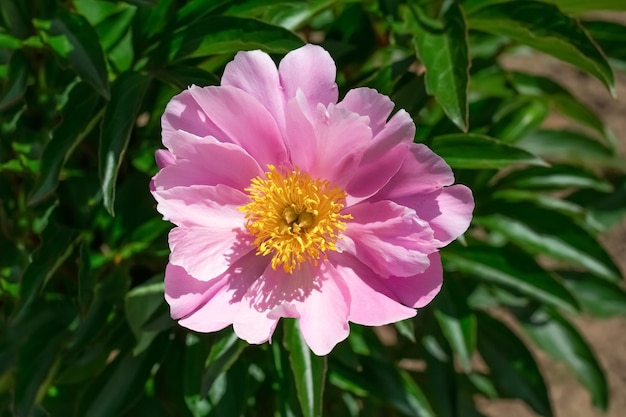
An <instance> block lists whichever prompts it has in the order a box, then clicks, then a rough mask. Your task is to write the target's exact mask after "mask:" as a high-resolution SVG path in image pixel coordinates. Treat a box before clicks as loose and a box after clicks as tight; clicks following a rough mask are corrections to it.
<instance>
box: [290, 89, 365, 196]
mask: <svg viewBox="0 0 626 417" xmlns="http://www.w3.org/2000/svg"><path fill="white" fill-rule="evenodd" d="M304 106H305V103H304V96H303V95H302V94H298V95H297V97H296V98H295V99H293V100H291V101H290V102H289V103H288V104H287V137H286V142H287V148H288V150H289V154H290V156H291V161H292V164H293V165H295V166H298V167H299V168H300V169H302V170H303V171H306V172H308V173H309V174H310V175H311V176H312V177H313V178H324V179H327V180H329V181H330V182H332V183H333V184H335V185H337V186H339V187H343V186H344V185H345V184H346V183H347V182H348V181H349V180H350V178H351V177H352V176H353V175H354V171H355V170H356V168H357V166H358V164H359V162H360V160H361V158H362V157H363V152H364V151H365V149H366V147H367V146H368V143H369V141H370V140H371V137H372V134H371V130H370V129H369V127H368V126H367V118H366V117H363V116H359V115H358V114H356V113H352V112H349V111H347V110H345V109H341V108H339V107H336V106H335V105H330V106H328V108H326V107H324V106H322V105H321V104H320V105H319V106H318V107H317V109H315V111H314V113H313V114H312V115H311V116H310V117H309V116H307V115H306V114H305V111H306V110H305V109H304Z"/></svg>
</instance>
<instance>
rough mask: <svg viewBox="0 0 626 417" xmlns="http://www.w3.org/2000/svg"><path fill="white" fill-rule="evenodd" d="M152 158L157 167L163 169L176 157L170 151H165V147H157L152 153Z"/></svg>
mask: <svg viewBox="0 0 626 417" xmlns="http://www.w3.org/2000/svg"><path fill="white" fill-rule="evenodd" d="M154 159H155V160H156V163H157V166H158V167H159V169H163V168H165V167H166V166H169V165H172V164H173V163H174V161H175V160H176V158H174V155H172V153H171V152H169V151H166V150H165V149H157V151H156V152H155V153H154Z"/></svg>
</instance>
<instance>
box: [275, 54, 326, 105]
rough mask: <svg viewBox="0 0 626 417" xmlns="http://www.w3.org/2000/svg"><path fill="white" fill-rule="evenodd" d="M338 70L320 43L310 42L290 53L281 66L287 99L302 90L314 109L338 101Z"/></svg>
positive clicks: (279, 68) (280, 72)
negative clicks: (336, 78) (336, 76)
mask: <svg viewBox="0 0 626 417" xmlns="http://www.w3.org/2000/svg"><path fill="white" fill-rule="evenodd" d="M336 72H337V69H336V67H335V62H334V61H333V59H332V58H331V56H330V55H329V53H328V52H326V51H325V50H324V49H323V48H321V47H320V46H317V45H311V44H308V45H304V46H303V47H301V48H298V49H296V50H294V51H291V52H289V53H288V54H287V55H285V57H284V58H283V60H282V61H280V64H279V66H278V73H279V75H280V83H281V86H282V87H283V91H284V97H285V101H289V100H291V99H292V98H294V97H295V96H296V92H297V91H298V90H301V91H302V92H303V93H304V96H305V97H306V99H307V102H308V104H309V107H310V108H311V109H315V108H316V107H317V105H318V104H322V105H324V106H327V105H328V104H330V103H336V102H337V98H338V88H337V84H336V83H335V75H336Z"/></svg>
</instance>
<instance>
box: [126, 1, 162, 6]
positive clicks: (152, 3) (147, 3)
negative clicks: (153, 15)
mask: <svg viewBox="0 0 626 417" xmlns="http://www.w3.org/2000/svg"><path fill="white" fill-rule="evenodd" d="M122 1H123V2H124V3H128V4H134V5H135V6H147V7H152V6H155V5H156V4H157V3H158V0H122Z"/></svg>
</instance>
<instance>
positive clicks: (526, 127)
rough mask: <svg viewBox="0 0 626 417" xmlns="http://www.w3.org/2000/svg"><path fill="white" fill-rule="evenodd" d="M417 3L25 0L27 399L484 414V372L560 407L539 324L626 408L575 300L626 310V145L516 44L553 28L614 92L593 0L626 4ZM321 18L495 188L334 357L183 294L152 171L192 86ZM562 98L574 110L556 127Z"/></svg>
mask: <svg viewBox="0 0 626 417" xmlns="http://www.w3.org/2000/svg"><path fill="white" fill-rule="evenodd" d="M409 3H410V4H408V5H407V4H404V2H400V1H395V0H378V1H375V0H363V1H360V2H359V1H348V0H334V1H327V0H313V1H298V0H285V1H278V2H276V1H266V0H235V1H228V0H226V1H224V0H191V1H183V0H159V1H157V0H126V1H100V0H66V1H49V0H25V1H22V0H2V3H0V80H1V81H2V94H1V95H0V110H1V111H2V113H1V114H0V129H1V138H0V235H1V237H2V238H1V240H0V245H1V246H0V253H1V254H2V255H1V256H0V297H1V298H0V303H1V304H0V305H1V306H2V309H1V310H0V317H1V321H0V324H1V327H0V335H1V336H0V410H4V411H1V415H2V416H13V415H15V416H31V415H32V416H41V415H53V416H90V417H91V416H144V415H145V416H148V415H149V416H161V415H162V416H166V415H176V416H195V417H198V416H231V415H233V416H234V415H237V416H238V415H246V416H269V415H276V416H298V415H303V416H305V417H310V416H315V415H320V414H321V413H322V412H323V413H324V414H325V415H349V416H357V415H358V416H378V415H383V413H386V414H387V415H407V416H415V415H418V416H442V417H444V416H463V417H466V416H479V415H481V414H480V413H479V412H478V411H477V410H476V408H475V404H474V399H475V398H476V396H477V395H480V396H486V397H488V398H519V399H521V400H523V401H524V402H525V403H526V404H528V405H529V406H530V407H531V408H532V409H533V410H534V411H535V412H536V413H537V414H539V415H542V416H551V415H553V411H552V405H551V404H550V400H549V398H548V395H547V390H546V384H545V382H544V378H543V376H542V374H541V372H540V370H539V368H538V366H537V363H536V361H535V359H534V358H533V355H532V354H531V353H530V351H529V348H530V347H529V346H528V345H529V344H531V345H534V347H535V348H538V349H541V350H543V351H545V352H546V353H547V354H548V355H549V356H551V357H553V358H554V359H555V360H559V361H562V362H564V363H565V364H566V365H568V366H569V368H570V369H571V370H572V373H573V375H574V376H575V377H576V378H578V380H579V381H580V383H581V384H582V385H584V386H585V387H586V389H587V390H588V391H589V393H590V394H591V398H592V401H593V403H594V405H595V406H596V407H598V408H600V409H602V410H606V408H607V405H608V401H609V393H608V388H607V382H606V378H605V374H604V372H603V370H602V369H601V367H600V366H599V364H598V362H597V360H596V358H595V356H594V354H593V352H592V350H591V349H590V347H589V345H588V342H587V341H586V340H585V339H584V338H583V337H582V336H581V335H580V333H579V332H578V331H577V330H576V328H575V327H574V326H573V325H572V324H571V321H570V320H571V318H572V317H575V316H576V315H580V314H588V315H592V316H595V317H600V318H606V317H611V316H614V315H619V314H624V313H625V312H626V294H625V292H624V291H623V290H622V289H621V288H620V282H621V280H622V274H621V272H620V270H619V269H618V267H617V266H616V265H615V263H614V261H613V260H612V259H611V257H610V256H609V255H608V254H607V252H606V251H605V249H604V248H603V247H602V246H601V245H600V244H599V243H598V234H599V233H601V232H603V231H605V230H607V229H608V228H610V227H611V226H613V225H614V224H616V223H617V222H618V221H620V219H622V218H623V215H624V212H625V210H624V198H625V195H626V176H625V173H626V169H625V168H626V163H625V161H624V159H620V157H619V156H618V155H617V153H616V146H615V142H616V139H615V137H614V136H613V134H612V133H611V131H610V130H609V129H608V128H607V126H605V124H604V123H603V121H602V119H601V118H600V117H599V115H598V114H596V113H595V112H594V111H593V110H591V109H590V108H589V107H587V106H586V105H584V104H583V103H581V102H580V101H578V100H577V99H576V98H575V96H574V95H572V94H571V93H570V92H569V91H568V90H567V89H566V88H565V87H563V86H562V85H561V84H559V82H558V81H559V80H558V78H559V77H558V74H554V77H550V78H548V77H542V76H537V75H533V74H531V73H529V72H524V71H512V70H507V69H505V68H504V67H503V66H502V64H501V63H502V58H503V57H505V56H507V55H510V54H514V53H516V52H518V51H519V50H520V48H528V47H530V48H534V49H535V50H537V51H540V52H543V53H545V54H549V55H552V56H553V57H555V58H558V59H560V60H562V61H565V62H567V63H569V64H571V65H573V66H575V67H576V68H578V69H579V70H581V71H583V72H586V73H588V74H589V75H591V76H593V77H595V78H596V79H598V80H599V81H600V82H601V83H602V84H603V85H604V86H605V87H606V89H607V90H608V91H609V92H611V93H614V80H613V68H616V69H623V68H624V66H625V65H626V50H624V48H623V39H624V36H626V26H622V25H620V24H617V23H609V22H602V21H597V20H591V19H587V18H586V17H585V16H587V13H588V12H591V11H594V10H599V9H614V10H623V11H626V5H624V4H623V2H621V1H611V0H596V1H594V2H587V1H575V0H545V1H534V0H509V1H507V0H464V1H461V0H459V1H435V0H432V1H429V0H421V1H420V0H415V1H412V2H409ZM304 42H313V43H320V44H321V45H322V46H324V47H325V48H326V49H327V50H328V51H329V52H330V53H331V55H332V56H333V58H334V59H335V60H336V62H337V66H338V74H339V81H338V82H339V86H340V96H342V94H341V93H343V94H345V92H346V91H347V90H348V89H350V88H353V87H356V86H369V87H373V88H376V89H377V90H378V91H380V92H381V93H383V94H386V95H388V96H390V97H391V98H392V99H393V101H394V102H395V104H396V110H397V109H400V108H403V109H405V110H406V111H407V112H409V113H410V114H411V116H412V117H413V118H414V120H415V122H416V125H417V126H418V130H417V136H416V139H415V140H416V141H418V142H423V143H425V144H427V145H428V146H429V147H431V148H432V149H433V150H434V151H435V152H436V153H438V154H439V155H441V156H442V157H443V158H444V159H445V160H446V161H447V162H448V164H449V165H450V166H452V168H453V169H454V171H455V175H456V178H457V182H459V183H462V184H466V185H468V186H469V187H470V188H471V189H472V190H473V192H474V197H475V200H476V209H475V213H474V220H473V224H472V226H471V228H470V230H469V231H468V232H467V233H466V234H465V236H464V237H463V239H461V240H460V241H458V242H456V243H453V244H452V245H450V246H449V247H447V248H444V249H443V250H442V251H441V255H442V259H443V265H444V282H445V285H444V287H443V290H442V292H441V293H440V294H439V295H438V296H437V298H436V299H435V301H434V302H433V303H432V304H431V305H429V306H428V307H426V308H424V309H421V310H420V311H419V314H418V316H417V317H416V318H415V319H410V320H406V321H403V322H399V323H396V324H395V326H386V327H384V328H381V329H372V328H368V327H362V326H356V325H353V326H352V328H351V333H350V337H349V339H348V340H347V341H345V342H343V343H341V344H340V345H338V346H337V347H336V348H335V349H334V350H333V352H332V353H331V354H330V355H328V356H326V357H318V356H315V355H313V354H311V352H310V351H309V350H308V349H307V348H306V345H303V344H302V340H301V338H299V337H298V332H297V329H296V328H295V327H294V322H293V321H289V320H283V324H281V325H279V327H278V329H277V331H276V334H275V335H274V338H273V343H271V344H264V345H260V346H251V345H247V344H246V343H245V342H242V341H241V340H239V339H237V337H236V336H234V334H233V332H232V330H231V329H230V328H227V329H224V330H222V331H220V332H217V333H212V334H197V333H194V332H191V331H188V330H186V329H184V328H182V327H180V326H178V325H177V324H176V323H175V322H174V321H173V320H171V319H170V316H169V311H168V308H167V305H166V303H165V302H164V301H163V273H164V269H165V265H166V263H167V259H168V258H167V257H168V253H169V249H168V245H167V233H168V230H169V228H170V225H169V224H168V223H166V222H164V221H163V220H162V219H161V216H160V215H159V214H158V213H157V212H156V211H155V209H154V206H155V203H154V200H153V198H152V197H151V195H150V193H149V182H150V178H151V177H152V175H154V173H155V172H156V171H157V167H156V164H155V162H154V152H155V150H156V149H158V148H160V147H161V146H162V145H161V144H160V116H161V114H162V113H163V111H164V108H165V105H166V103H167V102H168V101H169V100H170V98H171V97H172V96H174V95H175V94H177V93H178V92H180V91H181V90H182V89H184V88H186V87H187V86H189V85H191V84H196V85H214V84H218V83H219V77H220V75H221V72H222V71H223V68H224V65H225V64H226V63H227V62H229V61H230V60H231V59H232V57H233V56H234V54H235V53H236V52H237V51H240V50H251V49H261V50H263V51H265V52H268V53H270V54H272V56H273V57H275V58H276V60H277V61H278V60H279V59H280V58H281V57H282V56H283V55H284V54H286V53H287V52H289V51H290V50H293V49H295V48H297V47H299V46H301V45H303V43H304ZM470 64H471V65H470ZM528 64H529V66H532V62H529V63H528ZM607 94H608V93H607ZM555 113H556V114H559V115H560V116H561V117H563V118H565V119H566V120H568V121H569V122H570V123H569V126H568V128H567V129H558V130H557V129H550V128H547V127H545V123H544V122H545V121H546V118H547V117H548V115H550V114H555ZM503 317H509V318H510V317H514V318H515V319H516V321H517V323H518V324H519V325H516V326H514V328H512V327H511V325H510V323H511V321H510V320H508V319H507V320H503ZM477 358H481V359H482V362H480V361H478V360H477ZM484 365H486V366H484Z"/></svg>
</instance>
